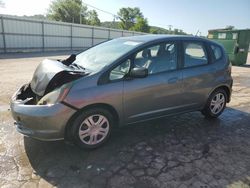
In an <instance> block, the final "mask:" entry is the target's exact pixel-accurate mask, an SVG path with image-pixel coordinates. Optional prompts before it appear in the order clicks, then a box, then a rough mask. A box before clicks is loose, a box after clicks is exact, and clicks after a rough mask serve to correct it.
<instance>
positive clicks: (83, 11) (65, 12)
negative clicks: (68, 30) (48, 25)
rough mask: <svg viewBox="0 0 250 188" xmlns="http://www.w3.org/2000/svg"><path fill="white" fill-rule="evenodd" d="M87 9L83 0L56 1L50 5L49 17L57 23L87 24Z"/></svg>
mask: <svg viewBox="0 0 250 188" xmlns="http://www.w3.org/2000/svg"><path fill="white" fill-rule="evenodd" d="M86 15H87V7H86V6H84V5H82V1H81V0H54V1H52V3H51V4H50V7H49V10H48V14H47V17H48V18H49V19H52V20H56V21H63V22H73V23H80V20H82V22H81V23H86Z"/></svg>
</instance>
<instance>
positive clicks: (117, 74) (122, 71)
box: [109, 59, 131, 80]
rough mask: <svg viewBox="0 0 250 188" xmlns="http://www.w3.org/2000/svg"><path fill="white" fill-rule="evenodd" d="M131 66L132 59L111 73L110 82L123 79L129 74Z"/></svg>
mask: <svg viewBox="0 0 250 188" xmlns="http://www.w3.org/2000/svg"><path fill="white" fill-rule="evenodd" d="M130 66H131V61H130V59H127V60H126V61H124V62H123V63H121V64H120V65H118V66H117V67H115V68H114V69H113V70H112V71H111V72H110V75H109V80H118V79H121V78H123V77H124V76H125V75H126V74H128V72H129V69H130Z"/></svg>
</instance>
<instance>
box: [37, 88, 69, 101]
mask: <svg viewBox="0 0 250 188" xmlns="http://www.w3.org/2000/svg"><path fill="white" fill-rule="evenodd" d="M70 88H71V84H65V85H63V86H62V87H60V88H58V89H55V90H54V91H51V92H50V93H48V94H46V95H45V96H43V97H42V98H41V99H40V100H39V102H38V103H37V104H38V105H47V104H55V103H57V102H61V101H63V99H64V98H65V97H66V96H67V94H68V93H69V90H70Z"/></svg>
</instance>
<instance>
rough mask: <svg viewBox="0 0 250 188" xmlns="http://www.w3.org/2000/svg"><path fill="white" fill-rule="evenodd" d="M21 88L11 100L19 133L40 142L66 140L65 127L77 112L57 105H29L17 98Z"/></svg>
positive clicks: (59, 104)
mask: <svg viewBox="0 0 250 188" xmlns="http://www.w3.org/2000/svg"><path fill="white" fill-rule="evenodd" d="M22 89H23V87H21V88H20V89H19V90H18V91H17V92H16V93H15V94H14V95H13V97H12V99H11V104H10V108H11V113H12V116H13V118H14V119H15V123H14V124H15V125H16V129H17V131H18V132H20V133H22V134H24V135H26V136H29V137H32V138H36V139H39V140H47V141H50V140H61V139H64V131H65V126H66V124H67V122H68V120H69V118H70V117H71V116H72V115H73V114H74V113H75V112H76V111H75V110H74V109H72V108H70V107H68V106H65V105H64V104H61V103H57V104H53V105H28V104H25V101H24V100H19V99H18V98H17V96H18V94H20V92H22Z"/></svg>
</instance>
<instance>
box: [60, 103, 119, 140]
mask: <svg viewBox="0 0 250 188" xmlns="http://www.w3.org/2000/svg"><path fill="white" fill-rule="evenodd" d="M91 108H102V109H105V110H108V111H109V112H111V113H112V115H113V117H114V122H115V125H117V126H119V123H120V117H119V114H118V112H117V110H116V109H115V108H114V107H113V106H111V105H109V104H105V103H96V104H90V105H87V106H85V107H83V108H81V109H79V110H77V111H76V112H75V113H74V114H73V115H72V116H71V117H70V119H69V120H68V122H67V124H66V126H65V128H64V138H65V139H67V140H70V139H71V138H70V137H71V134H70V128H71V125H72V123H73V121H74V119H75V118H76V117H77V116H78V115H79V114H80V113H82V112H83V111H86V110H88V109H91Z"/></svg>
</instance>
